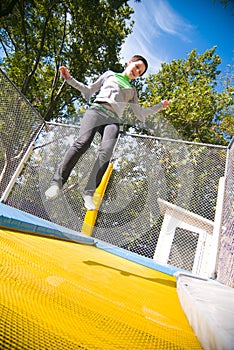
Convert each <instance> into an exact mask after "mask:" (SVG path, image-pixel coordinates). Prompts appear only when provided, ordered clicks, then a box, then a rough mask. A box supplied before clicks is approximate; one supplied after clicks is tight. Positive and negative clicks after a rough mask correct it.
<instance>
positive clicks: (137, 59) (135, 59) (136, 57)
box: [130, 55, 148, 76]
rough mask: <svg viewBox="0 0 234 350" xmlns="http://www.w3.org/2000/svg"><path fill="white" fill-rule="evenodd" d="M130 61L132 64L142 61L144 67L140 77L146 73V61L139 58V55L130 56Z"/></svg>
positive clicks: (141, 57)
mask: <svg viewBox="0 0 234 350" xmlns="http://www.w3.org/2000/svg"><path fill="white" fill-rule="evenodd" d="M130 61H132V62H136V61H142V62H143V63H144V65H145V70H144V72H143V73H142V74H141V76H142V75H143V74H144V73H145V72H146V71H147V69H148V62H147V61H146V59H145V58H144V57H143V56H141V55H134V56H132V58H131V59H130Z"/></svg>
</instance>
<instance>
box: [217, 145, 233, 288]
mask: <svg viewBox="0 0 234 350" xmlns="http://www.w3.org/2000/svg"><path fill="white" fill-rule="evenodd" d="M233 159H234V139H233V140H232V142H231V143H230V146H229V152H228V158H227V167H226V169H227V171H226V179H225V180H226V181H225V193H224V206H223V217H222V232H221V239H220V246H219V258H218V264H217V272H218V279H219V280H220V281H222V282H223V283H224V284H226V285H228V286H230V287H232V288H233V287H234V165H233Z"/></svg>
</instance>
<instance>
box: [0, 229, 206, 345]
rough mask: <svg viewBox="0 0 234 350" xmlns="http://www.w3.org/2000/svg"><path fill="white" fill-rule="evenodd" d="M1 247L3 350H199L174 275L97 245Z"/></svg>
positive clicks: (8, 238)
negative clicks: (182, 305)
mask: <svg viewBox="0 0 234 350" xmlns="http://www.w3.org/2000/svg"><path fill="white" fill-rule="evenodd" d="M0 242H1V251H0V254H1V260H0V264H1V279H0V281H1V288H0V349H11V350H12V349H20V350H23V349H40V350H43V349H49V350H50V349H56V350H60V349H62V350H68V349H78V350H81V349H100V350H105V349H118V350H120V349H127V350H134V349H140V350H144V349H170V350H173V349H189V350H192V349H201V346H200V344H199V342H198V340H197V338H196V337H195V335H194V333H193V331H192V329H191V327H190V326H189V323H188V320H187V318H186V316H185V314H184V312H183V310H182V308H181V306H180V303H179V299H178V297H177V292H176V280H175V278H174V277H172V276H169V275H167V274H164V273H161V272H158V271H156V270H153V269H150V268H148V267H145V266H142V265H139V264H137V263H134V262H131V261H129V260H126V259H124V258H121V257H119V256H116V255H114V254H111V253H108V252H106V251H104V250H101V249H99V248H97V247H95V246H88V245H80V244H77V243H73V242H68V241H62V240H57V239H53V238H47V237H41V236H36V235H30V234H25V233H20V232H14V231H11V230H2V229H1V230H0Z"/></svg>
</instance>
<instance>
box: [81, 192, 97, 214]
mask: <svg viewBox="0 0 234 350" xmlns="http://www.w3.org/2000/svg"><path fill="white" fill-rule="evenodd" d="M83 199H84V206H85V208H86V209H88V210H95V209H96V206H95V204H94V202H93V198H92V196H89V195H86V194H84V195H83Z"/></svg>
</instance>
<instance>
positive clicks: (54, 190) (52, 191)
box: [45, 185, 60, 199]
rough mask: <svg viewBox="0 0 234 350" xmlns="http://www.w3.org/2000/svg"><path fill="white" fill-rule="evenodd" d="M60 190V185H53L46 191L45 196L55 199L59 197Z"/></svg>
mask: <svg viewBox="0 0 234 350" xmlns="http://www.w3.org/2000/svg"><path fill="white" fill-rule="evenodd" d="M59 192H60V188H59V187H58V185H52V186H50V187H49V188H48V190H47V191H46V192H45V196H46V198H47V199H55V198H57V197H58V195H59Z"/></svg>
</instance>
